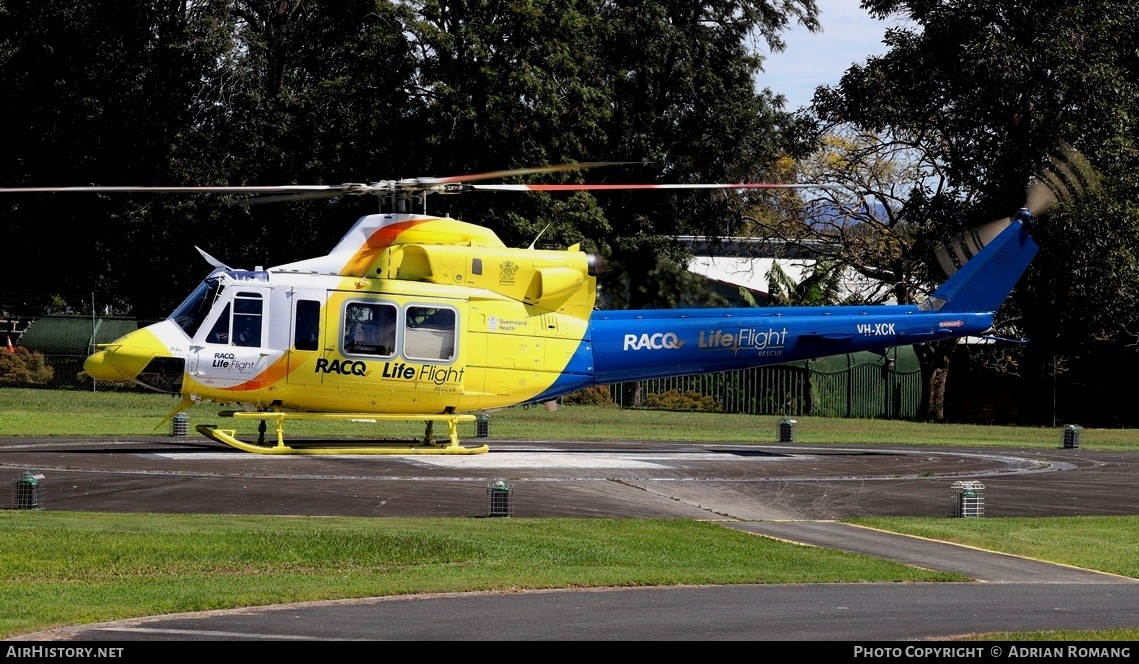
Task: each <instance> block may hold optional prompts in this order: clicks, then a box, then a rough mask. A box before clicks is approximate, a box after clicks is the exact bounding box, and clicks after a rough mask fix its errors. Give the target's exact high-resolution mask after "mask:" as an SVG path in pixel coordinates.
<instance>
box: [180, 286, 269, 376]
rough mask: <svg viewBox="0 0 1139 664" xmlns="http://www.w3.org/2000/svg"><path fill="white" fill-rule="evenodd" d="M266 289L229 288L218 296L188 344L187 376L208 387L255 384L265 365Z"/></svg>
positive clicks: (266, 337)
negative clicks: (189, 345)
mask: <svg viewBox="0 0 1139 664" xmlns="http://www.w3.org/2000/svg"><path fill="white" fill-rule="evenodd" d="M269 292H270V291H269V289H268V288H260V287H255V286H246V285H240V286H231V287H229V288H227V289H226V291H225V292H224V293H223V294H222V295H221V297H219V298H218V299H217V300H216V301H215V302H214V305H213V307H212V309H211V311H210V313H209V316H207V317H206V320H205V322H204V324H203V325H202V326H201V327H200V328H199V329H198V332H197V334H196V335H195V338H194V340H193V344H192V345H191V351H192V352H191V354H190V355H191V356H190V373H191V375H192V376H193V378H194V380H196V381H198V382H199V383H202V384H203V385H208V386H211V387H238V386H243V385H245V384H247V383H248V384H249V385H248V387H249V388H251V389H255V388H257V387H260V385H254V384H252V382H256V380H257V379H258V377H259V376H260V375H261V374H262V372H263V371H264V370H265V368H266V366H267V365H268V358H269V351H268V349H267V348H266V343H267V340H268V333H269V329H268V328H269V325H268V323H269Z"/></svg>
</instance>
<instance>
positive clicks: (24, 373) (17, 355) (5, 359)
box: [0, 346, 55, 386]
mask: <svg viewBox="0 0 1139 664" xmlns="http://www.w3.org/2000/svg"><path fill="white" fill-rule="evenodd" d="M54 376H55V369H53V368H52V366H51V365H49V364H48V363H47V361H46V360H44V356H43V353H40V352H39V351H31V350H28V349H27V348H24V347H23V346H16V348H15V352H14V353H9V352H7V351H4V350H2V349H0V385H8V386H26V385H44V384H46V383H47V382H48V381H50V380H51V379H52V378H53V377H54Z"/></svg>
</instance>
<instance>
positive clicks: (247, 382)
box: [2, 164, 1037, 454]
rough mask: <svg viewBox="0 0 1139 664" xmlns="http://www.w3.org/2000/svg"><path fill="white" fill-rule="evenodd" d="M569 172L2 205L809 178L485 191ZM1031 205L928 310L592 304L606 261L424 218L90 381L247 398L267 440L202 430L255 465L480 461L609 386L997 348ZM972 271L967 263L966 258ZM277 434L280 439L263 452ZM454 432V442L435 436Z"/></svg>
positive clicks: (130, 352)
mask: <svg viewBox="0 0 1139 664" xmlns="http://www.w3.org/2000/svg"><path fill="white" fill-rule="evenodd" d="M595 165H598V164H568V165H563V166H552V167H541V168H535V169H523V170H511V171H498V172H493V173H483V174H478V175H468V176H456V177H447V178H416V179H404V180H388V181H380V182H374V183H369V184H344V185H313V186H282V187H165V188H163V187H62V188H59V187H57V188H16V189H6V190H2V191H6V192H56V193H58V192H64V191H79V192H83V191H86V192H99V193H107V192H149V193H154V192H158V193H164V192H166V193H201V192H216V193H243V194H260V195H266V194H268V195H272V197H274V198H288V197H300V198H320V197H331V196H342V195H375V196H380V197H390V198H391V199H392V200H393V205H394V207H393V209H403V210H406V209H407V206H408V204H409V203H411V202H413V201H420V200H425V199H426V196H427V195H428V194H433V193H441V194H448V193H461V192H465V191H472V190H485V191H572V190H600V189H660V188H707V189H762V188H776V187H810V186H817V185H794V184H790V185H788V184H758V183H755V184H688V185H659V184H655V185H654V184H644V185H637V184H631V185H619V184H618V185H612V184H610V185H604V184H601V185H590V184H474V183H475V182H479V181H483V180H487V179H491V178H502V177H506V176H518V175H526V174H530V173H542V172H551V171H557V170H570V169H580V168H588V167H591V166H595ZM1034 223H1035V217H1034V215H1033V212H1032V211H1030V210H1029V209H1028V208H1025V209H1021V210H1020V211H1019V212H1018V213H1017V214H1016V215H1015V216H1014V217H1012V218H1011V219H1006V220H1004V221H1003V222H1002V223H999V224H998V225H997V226H996V227H995V228H993V227H990V230H992V233H990V237H988V238H986V239H987V242H985V243H984V246H983V247H982V246H980V245H981V244H982V243H981V242H976V243H973V244H972V245H970V246H971V247H972V250H976V251H975V254H974V253H973V252H972V251H971V250H970V251H967V252H966V255H963V256H961V258H964V259H967V260H965V261H964V262H963V264H962V265H960V267H959V269H957V270H956V272H954V273H953V274H952V275H951V276H950V277H949V279H948V280H947V281H945V282H944V283H943V284H941V286H940V287H939V288H937V289H936V290H934V291H933V292H932V293H931V294H930V295H929V297H928V298H927V299H926V300H925V301H924V302H922V303H921V304H918V305H865V306H824V307H764V308H730V309H727V308H695V309H694V308H684V309H668V310H636V311H599V310H595V309H594V302H595V297H596V290H597V279H596V277H597V274H598V272H599V270H600V269H601V268H602V261H601V260H600V257H598V256H596V255H592V254H588V253H586V252H583V251H581V250H580V247H579V246H577V245H575V246H571V247H569V248H567V249H565V250H541V249H534V248H533V247H531V248H527V249H518V248H511V247H507V246H505V245H504V244H503V243H502V241H500V240H499V238H498V237H497V236H496V235H495V234H494V233H493V232H492V231H490V230H488V229H487V228H484V227H481V226H477V225H474V224H470V223H465V222H462V221H458V220H455V219H450V218H446V217H438V216H430V215H427V214H412V213H408V212H392V213H389V214H372V215H367V216H364V217H362V218H360V219H359V220H358V221H357V222H356V223H355V225H354V226H352V228H351V229H350V230H349V231H348V232H347V234H345V235H344V237H343V239H341V240H340V242H339V243H338V244H337V245H336V246H335V247H333V249H332V251H330V252H329V253H328V254H327V255H325V256H321V257H318V258H310V259H307V260H301V261H298V262H294V263H287V264H285V265H278V266H276V267H270V268H267V269H264V268H261V267H258V268H256V269H252V270H249V269H234V268H231V267H229V266H227V265H225V264H224V263H222V262H221V261H219V260H217V259H215V258H213V257H211V256H210V255H209V254H207V253H205V252H203V251H202V250H201V249H199V250H198V251H199V252H201V253H202V256H203V257H204V258H205V259H206V260H207V262H209V263H210V265H211V266H212V268H213V270H212V272H210V274H209V275H208V276H207V277H206V278H205V279H204V280H203V281H202V282H201V283H200V284H199V285H198V287H197V288H196V289H195V290H194V292H193V293H191V294H190V295H189V296H188V297H187V298H186V299H185V301H183V302H182V303H181V305H179V306H178V307H177V309H175V310H174V311H173V312H172V313H171V314H170V316H169V317H167V318H166V319H165V320H163V321H161V322H159V323H155V324H153V325H149V326H147V327H145V328H142V329H139V330H137V331H134V332H131V333H130V334H127V335H126V336H123V337H121V338H119V339H117V340H115V341H113V342H111V343H109V344H104V345H102V347H101V348H100V349H99V350H97V352H95V353H94V354H93V355H91V356H90V357H89V358H87V360H86V362H85V364H84V370H85V371H86V373H87V374H89V375H90V376H91V377H93V378H95V379H99V380H116V381H121V380H133V381H135V382H137V383H138V384H140V385H143V386H146V387H147V388H151V389H153V390H157V391H159V392H165V393H171V394H175V395H180V396H181V398H182V400H181V402H180V403H179V405H178V406H177V407H176V408H175V409H174V411H172V412H171V413H170V415H169V416H168V418H167V419H169V418H170V417H173V416H174V415H175V414H177V413H178V412H180V411H182V410H185V409H186V408H189V407H190V406H192V405H193V404H196V403H199V402H203V401H205V402H216V403H219V404H224V405H229V404H237V405H238V409H236V410H226V411H222V412H221V413H220V414H221V415H223V416H232V417H234V418H238V419H242V418H244V419H253V420H260V432H259V433H260V435H259V437H258V439H257V441H256V442H250V441H245V440H242V439H241V438H239V437H238V435H237V432H236V430H235V429H222V428H218V427H216V426H213V425H200V426H199V427H198V431H199V432H200V433H202V434H203V435H205V436H208V437H209V438H211V439H213V440H216V441H219V442H222V443H225V444H227V445H230V446H232V447H235V448H237V449H239V450H244V451H247V452H254V453H259V454H345V453H351V454H362V453H389V454H390V453H401V454H420V453H436V454H473V453H481V452H485V451H487V447H486V445H482V446H477V447H476V446H465V445H463V444H462V443H461V442H460V440H459V436H458V424H459V422H469V421H472V420H474V419H475V417H476V416H475V413H479V412H485V411H487V410H492V409H497V408H503V407H507V406H512V405H516V404H527V403H540V402H547V403H548V402H551V401H553V400H555V399H556V398H557V397H559V396H561V395H565V394H568V393H570V392H574V391H576V390H580V389H582V388H585V387H589V386H593V385H603V384H609V383H616V382H624V381H633V380H641V379H647V378H659V377H667V376H681V375H691V374H699V373H706V372H718V371H728V370H734V369H743V368H748V367H756V366H761V365H766V364H777V363H783V362H789V361H793V360H802V359H806V358H814V357H821V356H827V355H836V354H841V353H851V352H855V351H860V350H870V349H884V348H887V347H892V346H902V345H909V344H916V343H926V342H933V341H940V340H943V339H951V338H957V337H964V336H974V335H983V334H985V333H986V332H988V331H989V330H990V328H991V327H992V324H993V317H994V315H995V313H996V311H997V309H998V308H999V307H1000V306H1001V303H1002V302H1003V301H1004V299H1005V298H1006V297H1007V296H1008V294H1009V292H1010V291H1011V290H1012V288H1013V286H1014V285H1015V284H1016V282H1017V281H1018V279H1019V278H1020V276H1021V274H1022V273H1023V272H1024V270H1025V269H1026V268H1027V266H1028V265H1029V262H1030V261H1031V260H1032V258H1033V256H1034V255H1035V254H1036V252H1037V245H1036V242H1035V241H1034V240H1033V238H1032V236H1031V232H1032V228H1033V225H1034ZM959 262H961V261H959ZM294 418H320V419H330V418H333V419H337V418H338V419H369V420H419V421H425V422H427V429H428V431H427V435H425V437H424V439H423V442H422V444H416V445H410V446H409V445H401V446H392V445H389V444H371V443H360V444H334V445H316V446H314V445H292V444H288V443H286V441H285V435H284V422H285V420H287V419H294ZM266 421H273V422H275V424H276V432H275V433H276V436H275V437H276V440H275V442H274V441H270V442H266V440H265V431H266V425H265V423H266ZM434 422H445V423H446V424H447V425H448V436H447V439H446V440H445V441H440V442H437V441H436V440H435V439H434V438H433V437H432V436H431V427H432V424H433V423H434Z"/></svg>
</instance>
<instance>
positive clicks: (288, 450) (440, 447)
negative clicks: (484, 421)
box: [195, 411, 490, 455]
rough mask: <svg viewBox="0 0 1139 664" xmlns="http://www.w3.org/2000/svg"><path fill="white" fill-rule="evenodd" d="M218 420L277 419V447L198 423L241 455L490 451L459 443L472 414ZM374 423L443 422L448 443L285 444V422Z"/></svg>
mask: <svg viewBox="0 0 1139 664" xmlns="http://www.w3.org/2000/svg"><path fill="white" fill-rule="evenodd" d="M218 415H219V416H221V417H235V418H238V419H255V420H263V421H264V420H276V434H277V441H276V444H265V443H263V442H256V443H249V442H246V441H243V440H240V439H238V438H237V431H236V430H235V429H220V428H218V426H217V425H216V424H199V425H198V426H196V427H195V429H196V430H197V431H198V433H200V434H202V435H203V436H205V437H207V438H209V439H211V440H216V441H217V442H219V443H224V444H226V445H229V446H230V447H233V448H236V449H239V450H241V451H243V452H252V453H254V454H282V455H283V454H327V455H335V454H483V453H485V452H487V451H489V449H490V448H488V447H487V446H486V445H481V446H479V447H464V446H462V445H460V444H459V422H473V421H474V420H475V416H474V415H394V414H376V413H283V412H258V411H222V412H220V413H218ZM286 419H293V420H376V421H381V420H382V421H400V422H410V421H421V422H423V421H425V422H428V423H433V422H446V423H447V430H448V441H447V442H446V443H439V442H436V441H435V440H433V439H432V438H431V437H430V436H425V437H424V440H423V442H422V443H419V444H416V445H408V444H406V443H399V442H380V441H360V442H358V443H353V442H344V443H342V444H339V445H330V444H327V443H320V444H301V445H287V444H285V426H284V425H285V420H286Z"/></svg>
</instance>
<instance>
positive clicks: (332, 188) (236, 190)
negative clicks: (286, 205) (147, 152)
mask: <svg viewBox="0 0 1139 664" xmlns="http://www.w3.org/2000/svg"><path fill="white" fill-rule="evenodd" d="M349 186H350V185H278V186H272V187H260V186H250V187H117V186H108V187H101V186H90V187H0V194H60V193H62V194H68V193H88V194H113V193H153V194H290V193H292V194H303V193H309V192H333V193H332V194H331V195H337V194H339V193H341V192H344V193H350V192H348V191H347V190H346V187H349Z"/></svg>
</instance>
